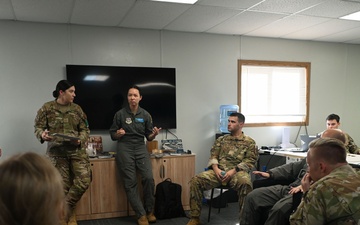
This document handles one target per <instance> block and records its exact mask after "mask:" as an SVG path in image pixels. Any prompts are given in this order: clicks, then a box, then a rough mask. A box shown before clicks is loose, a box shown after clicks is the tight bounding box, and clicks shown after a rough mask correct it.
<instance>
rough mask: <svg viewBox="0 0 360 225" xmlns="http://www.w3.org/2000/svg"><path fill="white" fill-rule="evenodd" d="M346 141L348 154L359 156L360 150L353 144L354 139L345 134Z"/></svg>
mask: <svg viewBox="0 0 360 225" xmlns="http://www.w3.org/2000/svg"><path fill="white" fill-rule="evenodd" d="M345 136H346V139H347V143H346V146H345V147H346V150H347V151H348V152H350V153H353V154H360V149H359V148H358V146H357V145H356V144H355V141H354V139H352V138H351V137H350V135H349V134H348V133H345Z"/></svg>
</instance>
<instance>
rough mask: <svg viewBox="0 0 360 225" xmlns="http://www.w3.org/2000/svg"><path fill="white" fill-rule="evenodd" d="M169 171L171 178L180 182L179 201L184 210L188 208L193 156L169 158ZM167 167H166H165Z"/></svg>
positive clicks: (193, 166) (193, 167) (193, 170)
mask: <svg viewBox="0 0 360 225" xmlns="http://www.w3.org/2000/svg"><path fill="white" fill-rule="evenodd" d="M168 164H169V165H170V167H171V170H169V173H170V174H171V176H170V177H171V180H172V181H173V182H175V183H178V184H181V187H182V193H181V201H182V204H183V207H184V209H185V210H188V209H189V208H190V184H189V181H190V180H191V178H192V177H193V176H194V175H195V156H194V155H191V156H179V157H175V158H171V161H170V163H168ZM166 169H168V168H166Z"/></svg>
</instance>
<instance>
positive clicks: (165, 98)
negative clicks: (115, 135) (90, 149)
mask: <svg viewBox="0 0 360 225" xmlns="http://www.w3.org/2000/svg"><path fill="white" fill-rule="evenodd" d="M66 76H67V80H69V81H71V82H72V83H73V84H74V85H75V94H76V97H75V100H74V102H75V103H77V104H79V105H80V106H81V107H82V109H83V110H84V112H85V113H86V115H87V117H88V121H89V127H90V130H108V129H109V128H110V126H111V124H112V121H113V118H114V115H115V113H116V112H117V111H118V110H119V109H121V108H122V107H124V106H125V105H127V103H128V102H127V91H128V89H129V87H131V86H133V85H137V86H139V87H140V90H141V94H142V100H141V101H140V107H142V108H144V109H145V110H147V111H148V112H149V113H150V114H151V116H152V118H153V124H154V126H157V127H161V128H163V129H174V128H176V81H175V80H176V79H175V68H155V67H125V66H93V65H66Z"/></svg>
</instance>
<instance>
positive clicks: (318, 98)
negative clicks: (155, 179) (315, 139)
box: [0, 21, 360, 172]
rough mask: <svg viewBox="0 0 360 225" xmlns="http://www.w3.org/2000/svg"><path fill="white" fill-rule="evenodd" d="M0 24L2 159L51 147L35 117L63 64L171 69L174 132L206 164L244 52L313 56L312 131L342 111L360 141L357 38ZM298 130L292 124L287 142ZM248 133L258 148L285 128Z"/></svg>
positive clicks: (232, 98)
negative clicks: (37, 130)
mask: <svg viewBox="0 0 360 225" xmlns="http://www.w3.org/2000/svg"><path fill="white" fill-rule="evenodd" d="M0 30H1V33H0V102H1V109H0V127H1V129H0V146H1V147H2V149H3V157H2V158H0V161H1V160H2V159H4V158H6V157H7V156H9V155H11V154H13V153H16V152H21V151H29V150H31V151H37V152H45V145H41V144H40V143H39V142H38V141H37V140H36V138H35V136H34V134H33V130H34V129H33V124H34V118H35V115H36V111H37V110H38V109H39V108H40V107H41V105H42V104H43V103H44V102H46V101H49V100H52V94H51V93H52V91H53V90H54V89H55V85H56V83H57V82H58V81H59V80H60V79H64V78H65V65H66V64H90V65H91V64H93V65H111V66H153V67H158V66H164V67H175V68H176V72H177V74H176V76H177V77H176V82H177V114H178V118H177V122H178V128H177V129H176V130H172V132H174V133H175V134H176V135H177V136H178V137H179V138H182V139H183V142H184V148H185V149H186V150H187V149H190V150H191V151H192V152H194V153H196V154H197V157H196V170H197V172H200V171H202V170H203V168H204V166H205V165H206V163H207V160H208V157H209V150H210V148H211V146H212V144H213V141H214V137H215V133H216V129H217V127H218V120H219V115H218V114H219V106H220V105H221V104H237V96H236V95H237V60H238V59H240V58H242V59H261V60H284V61H306V62H311V84H310V85H311V94H310V99H311V101H310V125H309V127H308V128H307V130H308V132H309V133H310V134H314V133H317V132H319V131H321V130H323V129H325V117H326V116H327V115H328V114H330V113H337V114H339V115H340V116H341V118H342V119H341V122H342V129H343V130H345V131H347V132H349V133H350V135H351V136H352V137H353V138H354V139H355V141H356V142H357V143H358V144H359V145H360V135H359V134H358V127H359V125H360V124H359V123H360V120H358V119H357V114H358V112H359V111H360V109H359V107H360V105H359V104H357V96H359V94H360V93H359V92H360V90H359V88H357V85H358V84H359V83H360V77H359V76H358V72H359V71H360V65H359V63H358V59H359V58H360V45H347V44H336V43H323V42H308V41H294V40H284V39H270V38H255V37H239V36H227V35H210V34H194V33H180V32H160V31H151V30H132V29H120V28H105V27H90V26H69V25H54V24H40V23H20V22H4V21H2V22H0ZM259 91H261V90H259ZM298 130H299V127H291V141H294V140H295V137H296V134H297V132H298ZM244 132H245V133H246V134H248V135H250V136H252V137H253V138H254V139H255V140H256V141H257V144H258V145H259V146H261V145H276V144H279V143H280V142H281V134H282V127H260V128H245V129H244ZM304 132H305V130H304V128H301V130H300V133H304ZM92 134H101V135H103V138H104V147H105V148H106V149H114V148H115V142H112V141H111V140H110V138H109V136H108V132H107V131H100V132H99V131H97V132H92ZM162 138H165V133H162V134H160V135H159V136H158V138H157V139H158V140H161V139H162ZM168 138H171V134H168ZM297 144H299V140H297Z"/></svg>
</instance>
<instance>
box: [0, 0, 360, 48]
mask: <svg viewBox="0 0 360 225" xmlns="http://www.w3.org/2000/svg"><path fill="white" fill-rule="evenodd" d="M357 11H360V0H199V1H198V2H197V3H195V4H194V5H188V4H176V3H161V2H152V1H150V0H0V20H14V21H27V22H45V23H60V24H78V25H94V26H108V27H123V28H140V29H153V30H169V31H184V32H198V33H215V34H228V35H244V36H258V37H272V38H285V39H298V40H314V41H327V42H342V43H353V44H360V22H359V21H347V20H340V19H338V18H339V17H340V16H344V15H347V14H350V13H353V12H357Z"/></svg>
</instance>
